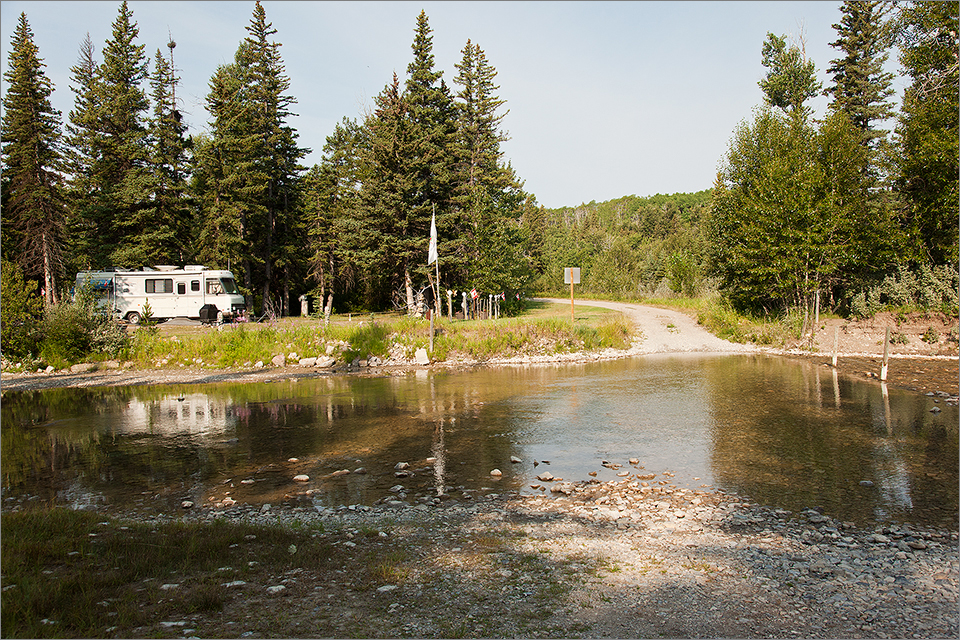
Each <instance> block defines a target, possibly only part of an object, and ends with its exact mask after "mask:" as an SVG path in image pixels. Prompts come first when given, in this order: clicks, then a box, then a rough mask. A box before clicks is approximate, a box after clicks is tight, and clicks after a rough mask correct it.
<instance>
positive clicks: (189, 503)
mask: <svg viewBox="0 0 960 640" xmlns="http://www.w3.org/2000/svg"><path fill="white" fill-rule="evenodd" d="M180 508H182V509H192V508H193V501H191V500H184V501H183V502H181V503H180Z"/></svg>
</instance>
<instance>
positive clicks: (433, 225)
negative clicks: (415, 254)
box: [427, 211, 437, 264]
mask: <svg viewBox="0 0 960 640" xmlns="http://www.w3.org/2000/svg"><path fill="white" fill-rule="evenodd" d="M436 261H437V212H436V211H434V212H433V218H432V219H431V220H430V252H429V253H428V254H427V264H433V263H434V262H436Z"/></svg>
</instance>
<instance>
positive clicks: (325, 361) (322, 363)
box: [316, 357, 337, 369]
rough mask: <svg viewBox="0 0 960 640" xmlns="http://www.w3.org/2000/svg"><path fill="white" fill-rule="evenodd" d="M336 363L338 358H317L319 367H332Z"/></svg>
mask: <svg viewBox="0 0 960 640" xmlns="http://www.w3.org/2000/svg"><path fill="white" fill-rule="evenodd" d="M335 364H337V359H336V358H330V357H327V358H319V359H318V360H317V365H316V366H317V368H318V369H329V368H330V367H332V366H333V365H335Z"/></svg>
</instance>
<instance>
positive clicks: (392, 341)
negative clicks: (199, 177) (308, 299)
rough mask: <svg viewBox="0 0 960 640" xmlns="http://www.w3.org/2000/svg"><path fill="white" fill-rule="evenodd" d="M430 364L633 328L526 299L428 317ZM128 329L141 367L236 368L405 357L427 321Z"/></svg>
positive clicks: (588, 342)
mask: <svg viewBox="0 0 960 640" xmlns="http://www.w3.org/2000/svg"><path fill="white" fill-rule="evenodd" d="M434 326H435V338H434V349H433V352H432V353H431V358H432V360H433V361H435V362H436V361H444V360H450V359H454V358H468V359H473V360H479V361H484V360H488V359H490V358H494V357H512V356H517V355H550V354H558V353H571V352H576V351H581V350H598V349H607V348H615V349H625V348H627V347H629V345H630V340H631V335H632V333H633V326H632V325H631V324H630V323H629V321H627V320H626V319H625V318H624V317H623V316H622V314H620V313H618V312H616V311H611V310H609V309H601V308H597V307H578V308H577V314H576V319H575V320H573V321H571V320H570V317H569V314H568V307H566V306H565V305H558V304H548V303H538V302H533V303H532V304H531V306H530V309H529V310H528V312H527V313H525V314H524V315H523V316H521V317H518V318H503V319H498V320H492V321H491V320H470V321H460V320H453V321H451V320H449V319H443V318H437V319H436V320H435V322H434ZM160 327H161V330H160V331H156V330H142V329H138V330H136V331H135V332H134V335H133V339H132V341H131V345H130V350H129V352H130V359H131V360H132V361H133V362H135V363H137V364H138V365H139V366H144V367H173V366H200V367H213V368H223V367H243V366H250V365H252V364H253V363H255V362H258V361H259V362H263V363H265V364H266V363H269V362H270V361H271V359H273V358H274V357H275V356H277V355H284V356H289V354H291V353H293V354H296V356H297V357H298V358H308V357H325V356H326V355H327V354H328V352H329V350H331V349H332V353H330V355H331V356H332V357H335V358H336V359H337V360H338V362H340V363H349V362H351V361H353V360H354V359H356V358H360V359H365V358H368V357H373V356H376V357H378V358H380V359H382V360H387V359H388V358H389V357H390V355H391V353H392V352H396V351H398V350H399V351H400V352H401V353H402V355H403V356H404V357H406V358H412V357H413V355H414V354H415V353H416V351H417V349H420V348H426V347H428V346H429V343H430V323H429V322H428V321H426V320H423V319H415V318H408V317H399V316H397V315H395V314H380V315H376V316H375V315H370V316H364V317H363V319H360V317H359V316H358V318H357V319H354V318H352V317H335V318H334V319H333V321H332V322H331V323H330V324H329V325H327V326H324V324H323V323H321V322H320V321H319V320H317V319H315V318H284V319H282V320H281V321H278V322H275V323H270V324H263V325H261V324H249V325H244V324H237V325H226V326H223V327H196V326H186V327H184V326H169V327H164V326H163V325H160Z"/></svg>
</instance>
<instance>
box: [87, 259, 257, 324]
mask: <svg viewBox="0 0 960 640" xmlns="http://www.w3.org/2000/svg"><path fill="white" fill-rule="evenodd" d="M87 283H89V285H90V286H91V287H92V288H93V291H94V293H95V294H97V295H98V296H99V297H100V298H101V300H102V302H101V304H102V305H103V306H104V307H105V308H108V309H112V310H113V311H114V313H116V314H117V316H118V317H120V318H123V319H124V320H126V321H127V322H129V323H131V324H139V323H140V321H141V320H142V319H143V315H144V305H146V304H147V303H148V302H149V304H150V310H151V313H152V315H153V317H154V318H156V319H158V320H160V319H167V318H193V319H200V320H203V321H210V322H213V321H217V322H222V321H229V320H239V319H243V318H244V317H245V311H246V303H245V302H244V299H243V296H242V295H240V292H239V291H238V290H237V283H236V281H235V280H234V278H233V274H232V273H231V272H229V271H222V270H213V269H207V268H206V267H202V266H199V265H187V266H186V267H184V268H183V269H178V268H177V267H172V266H157V267H154V268H152V269H151V268H144V269H143V270H142V271H81V272H80V273H78V274H77V288H78V289H79V288H80V287H83V286H85V285H87Z"/></svg>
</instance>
